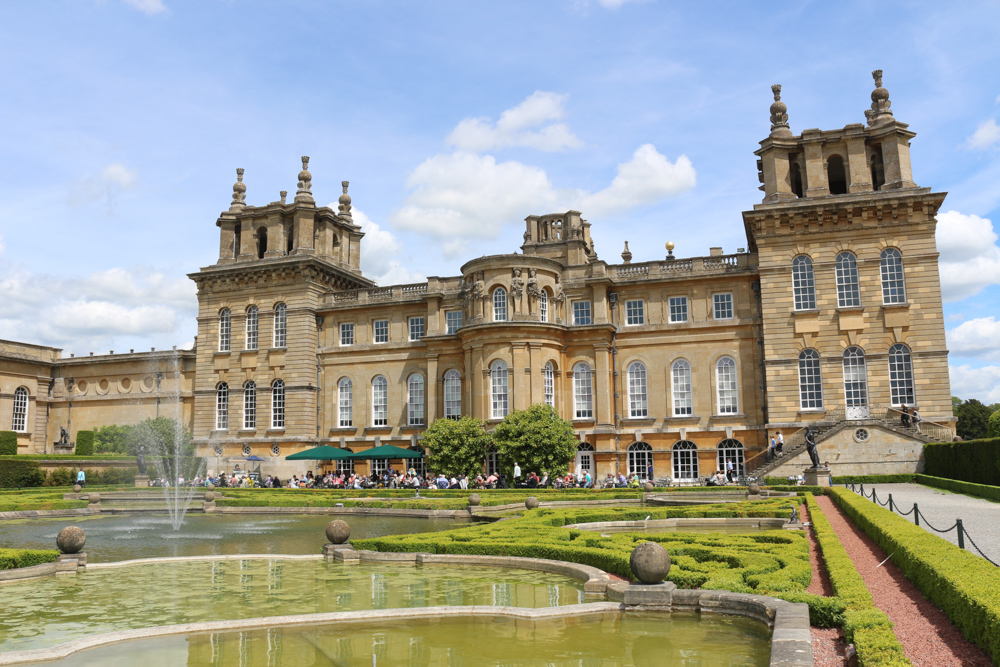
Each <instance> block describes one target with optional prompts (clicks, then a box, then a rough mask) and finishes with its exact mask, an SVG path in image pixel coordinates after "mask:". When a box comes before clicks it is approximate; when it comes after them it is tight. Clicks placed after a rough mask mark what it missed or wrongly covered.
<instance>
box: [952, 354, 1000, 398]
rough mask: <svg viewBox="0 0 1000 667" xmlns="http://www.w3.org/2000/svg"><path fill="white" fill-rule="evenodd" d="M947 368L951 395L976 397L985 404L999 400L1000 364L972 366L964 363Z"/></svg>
mask: <svg viewBox="0 0 1000 667" xmlns="http://www.w3.org/2000/svg"><path fill="white" fill-rule="evenodd" d="M948 370H949V374H950V375H951V395H952V396H959V397H961V398H963V399H970V398H976V399H979V400H980V401H981V402H983V403H986V404H991V403H998V402H1000V366H983V367H981V368H973V367H972V366H969V365H967V364H965V365H962V366H950V367H949V369H948Z"/></svg>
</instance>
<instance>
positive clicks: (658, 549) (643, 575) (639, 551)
mask: <svg viewBox="0 0 1000 667" xmlns="http://www.w3.org/2000/svg"><path fill="white" fill-rule="evenodd" d="M628 565H629V568H630V569H631V570H632V574H633V575H634V576H635V578H636V579H638V580H639V581H641V582H642V583H644V584H658V583H660V582H662V581H663V580H664V579H666V578H667V575H668V574H669V573H670V554H668V553H667V550H666V549H664V548H663V547H662V546H660V545H659V544H657V543H656V542H643V543H642V544H640V545H639V546H637V547H636V548H635V549H633V550H632V556H631V557H629V559H628Z"/></svg>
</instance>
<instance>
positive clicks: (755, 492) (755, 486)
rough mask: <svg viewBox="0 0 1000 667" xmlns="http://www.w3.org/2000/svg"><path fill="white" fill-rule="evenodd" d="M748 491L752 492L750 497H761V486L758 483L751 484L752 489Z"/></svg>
mask: <svg viewBox="0 0 1000 667" xmlns="http://www.w3.org/2000/svg"><path fill="white" fill-rule="evenodd" d="M748 490H749V491H750V495H751V496H759V495H760V484H758V483H757V482H753V483H751V484H750V488H749V489H748Z"/></svg>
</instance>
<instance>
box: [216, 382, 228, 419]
mask: <svg viewBox="0 0 1000 667" xmlns="http://www.w3.org/2000/svg"><path fill="white" fill-rule="evenodd" d="M228 428H229V385H228V384H226V383H225V382H222V383H220V384H219V386H218V387H216V388H215V430H217V431H225V430H226V429H228Z"/></svg>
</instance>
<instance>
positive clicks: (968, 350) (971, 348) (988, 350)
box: [947, 316, 1000, 361]
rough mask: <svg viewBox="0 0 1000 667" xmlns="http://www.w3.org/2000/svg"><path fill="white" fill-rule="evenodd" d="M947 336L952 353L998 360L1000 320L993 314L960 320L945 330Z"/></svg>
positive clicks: (999, 352) (999, 353)
mask: <svg viewBox="0 0 1000 667" xmlns="http://www.w3.org/2000/svg"><path fill="white" fill-rule="evenodd" d="M947 338H948V349H949V351H950V352H951V353H952V354H955V355H958V356H960V357H980V358H982V359H987V360H989V361H1000V322H997V321H996V319H995V318H994V317H993V316H990V317H977V318H975V319H972V320H968V321H967V322H962V323H961V324H959V325H958V326H957V327H955V328H954V329H950V330H949V331H948V332H947Z"/></svg>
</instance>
